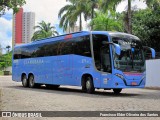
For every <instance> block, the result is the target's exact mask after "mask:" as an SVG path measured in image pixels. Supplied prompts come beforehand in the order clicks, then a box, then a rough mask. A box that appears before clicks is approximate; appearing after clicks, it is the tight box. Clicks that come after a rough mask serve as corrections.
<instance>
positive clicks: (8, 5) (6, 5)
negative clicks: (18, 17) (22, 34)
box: [0, 0, 26, 16]
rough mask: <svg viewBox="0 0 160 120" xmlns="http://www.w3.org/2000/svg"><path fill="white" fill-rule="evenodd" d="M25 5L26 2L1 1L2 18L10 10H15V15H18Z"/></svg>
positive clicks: (16, 0) (0, 12)
mask: <svg viewBox="0 0 160 120" xmlns="http://www.w3.org/2000/svg"><path fill="white" fill-rule="evenodd" d="M25 3H26V1H25V0H0V16H2V15H4V14H5V12H6V10H9V9H13V13H14V14H15V13H17V12H18V10H19V8H20V7H21V6H23V5H24V4H25Z"/></svg>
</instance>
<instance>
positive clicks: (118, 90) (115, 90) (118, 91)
mask: <svg viewBox="0 0 160 120" xmlns="http://www.w3.org/2000/svg"><path fill="white" fill-rule="evenodd" d="M121 91H122V89H120V88H117V89H113V92H114V94H119V93H120V92H121Z"/></svg>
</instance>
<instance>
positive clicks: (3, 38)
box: [0, 0, 146, 53]
mask: <svg viewBox="0 0 160 120" xmlns="http://www.w3.org/2000/svg"><path fill="white" fill-rule="evenodd" d="M26 3H27V4H26V5H24V6H23V8H24V12H35V14H36V20H35V22H36V24H37V23H38V22H41V21H42V20H44V21H45V22H50V23H51V24H52V25H55V27H56V29H57V31H58V32H60V34H63V30H62V29H60V28H59V27H58V26H59V25H58V24H59V18H58V11H59V10H60V9H61V8H62V7H63V6H64V5H66V4H67V3H66V0H41V1H40V0H26ZM35 5H36V6H35ZM134 5H137V6H138V7H139V8H145V7H146V5H145V3H142V2H139V0H135V1H134V2H133V3H132V6H134ZM126 6H127V0H124V1H123V2H122V3H120V4H119V5H118V7H117V11H118V12H122V11H124V10H125V7H126ZM83 26H86V23H85V22H84V21H83ZM83 28H85V27H83ZM0 44H1V46H2V48H5V47H6V46H7V45H10V46H12V11H11V10H10V11H8V12H6V14H5V15H3V16H2V17H0ZM3 53H5V50H3Z"/></svg>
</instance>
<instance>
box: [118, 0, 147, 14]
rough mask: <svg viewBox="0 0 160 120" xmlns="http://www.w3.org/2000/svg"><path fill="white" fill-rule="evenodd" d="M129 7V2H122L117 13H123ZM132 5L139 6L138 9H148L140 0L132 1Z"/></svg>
mask: <svg viewBox="0 0 160 120" xmlns="http://www.w3.org/2000/svg"><path fill="white" fill-rule="evenodd" d="M127 5H128V0H124V1H122V2H121V3H120V4H119V5H118V6H117V9H116V11H117V12H123V11H125V10H126V7H127ZM131 5H132V7H133V6H135V5H136V6H137V7H138V8H140V9H144V8H146V7H147V6H146V4H145V3H144V2H142V1H139V0H134V1H132V3H131Z"/></svg>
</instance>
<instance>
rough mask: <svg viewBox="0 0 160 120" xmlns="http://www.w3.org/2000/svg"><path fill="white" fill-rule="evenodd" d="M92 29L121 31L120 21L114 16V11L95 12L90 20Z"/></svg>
mask: <svg viewBox="0 0 160 120" xmlns="http://www.w3.org/2000/svg"><path fill="white" fill-rule="evenodd" d="M90 24H91V26H93V30H99V31H123V29H122V25H121V23H120V22H119V21H118V19H117V18H116V14H115V13H110V12H107V13H102V12H97V13H96V16H95V18H94V19H93V20H92V21H91V23H90Z"/></svg>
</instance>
